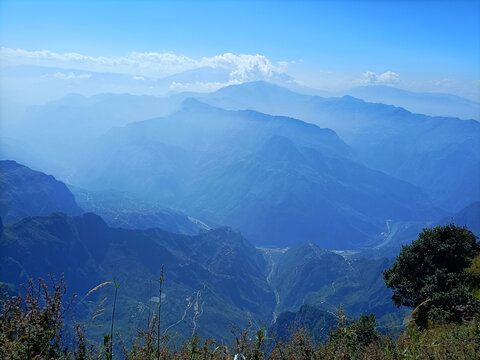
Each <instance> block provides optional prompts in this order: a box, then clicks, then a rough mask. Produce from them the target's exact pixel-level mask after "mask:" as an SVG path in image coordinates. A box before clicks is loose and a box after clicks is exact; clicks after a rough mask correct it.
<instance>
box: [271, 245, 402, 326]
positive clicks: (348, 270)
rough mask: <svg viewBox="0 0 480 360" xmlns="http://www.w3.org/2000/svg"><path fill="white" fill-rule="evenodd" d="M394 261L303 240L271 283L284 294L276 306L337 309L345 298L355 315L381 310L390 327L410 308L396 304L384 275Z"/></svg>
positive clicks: (285, 255) (380, 315)
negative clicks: (334, 250)
mask: <svg viewBox="0 0 480 360" xmlns="http://www.w3.org/2000/svg"><path fill="white" fill-rule="evenodd" d="M392 263H393V259H387V258H378V259H370V258H368V256H367V257H364V256H362V254H361V253H358V254H345V253H334V252H330V251H325V250H322V249H320V248H319V247H317V246H315V245H314V244H311V243H301V244H298V245H297V246H295V247H293V248H291V249H289V250H287V251H286V252H284V253H283V254H282V255H281V256H279V257H278V259H277V260H276V262H275V263H274V265H273V266H274V267H273V269H274V270H273V272H272V276H271V279H270V283H271V286H272V289H274V290H275V291H276V292H277V293H278V294H279V299H280V303H279V304H278V306H277V308H276V311H277V312H282V311H292V310H297V309H299V308H300V307H301V305H303V304H311V305H314V306H316V307H318V308H320V309H322V310H323V311H327V312H329V313H330V314H333V313H335V311H336V310H337V309H338V307H339V306H340V304H341V305H342V307H343V309H344V311H345V312H346V314H348V315H349V316H351V317H358V316H360V315H362V314H368V313H375V315H376V316H377V319H379V323H380V325H381V326H382V327H384V328H389V327H391V326H398V325H401V323H402V320H403V317H404V310H402V309H398V308H396V307H395V306H394V305H393V302H392V301H391V291H390V290H389V289H388V288H387V287H386V286H385V284H384V281H383V277H382V271H383V270H385V269H387V268H388V267H389V266H390V265H391V264H392ZM279 316H280V315H279Z"/></svg>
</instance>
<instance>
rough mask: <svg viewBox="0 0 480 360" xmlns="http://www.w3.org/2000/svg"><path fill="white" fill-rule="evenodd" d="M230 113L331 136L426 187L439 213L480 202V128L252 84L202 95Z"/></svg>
mask: <svg viewBox="0 0 480 360" xmlns="http://www.w3.org/2000/svg"><path fill="white" fill-rule="evenodd" d="M198 98H199V99H201V100H202V101H205V102H207V103H209V104H212V105H214V106H219V107H222V108H226V109H232V110H242V109H252V110H256V111H261V112H265V113H268V114H272V115H280V114H281V115H286V116H292V117H294V118H297V119H301V120H304V121H307V122H309V123H313V124H317V125H319V126H321V127H327V128H331V129H333V130H334V131H335V132H336V133H337V134H338V135H339V137H340V138H341V139H342V140H344V141H345V142H346V143H347V144H348V145H350V146H351V147H352V148H353V150H354V151H355V152H356V154H357V155H358V158H357V159H358V160H360V161H362V162H363V163H364V164H366V165H367V166H368V167H370V168H373V169H377V170H381V171H383V172H385V173H387V174H390V175H392V176H394V177H397V178H399V179H402V180H405V181H408V182H411V183H413V184H415V185H417V186H420V187H423V188H424V189H425V190H426V191H428V192H429V193H430V194H431V195H432V197H433V198H434V199H435V200H436V202H437V204H438V205H439V206H442V207H444V208H445V209H446V210H448V211H451V212H453V211H458V210H460V209H461V208H463V207H465V206H467V205H468V204H469V203H471V202H472V201H474V200H478V199H480V187H479V186H478V184H479V182H480V170H479V167H478V166H477V165H478V163H479V162H480V157H479V156H480V155H479V154H480V151H479V149H480V142H479V139H480V123H479V122H478V121H474V120H467V121H465V120H460V119H458V118H448V117H432V116H426V115H422V114H413V113H411V112H409V111H407V110H405V109H403V108H399V107H395V106H391V105H385V104H378V103H370V102H365V101H363V100H359V99H356V98H353V97H351V96H344V97H341V98H322V97H319V96H309V95H302V94H298V93H295V92H292V91H290V90H288V89H285V88H281V87H279V86H276V85H273V84H269V83H265V82H252V83H245V84H241V85H232V86H228V87H225V88H223V89H220V90H218V91H216V92H214V93H210V94H203V95H199V96H198Z"/></svg>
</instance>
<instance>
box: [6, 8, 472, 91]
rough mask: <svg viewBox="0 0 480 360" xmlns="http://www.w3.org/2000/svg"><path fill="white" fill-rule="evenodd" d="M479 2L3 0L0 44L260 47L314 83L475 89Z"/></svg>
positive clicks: (195, 51) (126, 48) (113, 50)
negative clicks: (389, 82) (379, 79)
mask: <svg viewBox="0 0 480 360" xmlns="http://www.w3.org/2000/svg"><path fill="white" fill-rule="evenodd" d="M479 3H480V2H479V1H467V2H459V1H435V2H434V1H424V2H421V1H407V0H404V1H390V2H389V1H385V2H381V1H370V2H367V1H356V2H349V1H336V2H333V1H331V2H329V1H300V2H299V1H295V2H294V1H255V2H250V1H192V2H186V1H125V0H123V1H122V0H120V1H98V0H97V1H68V0H66V1H29V2H27V1H22V0H15V1H13V0H12V1H7V0H4V1H2V2H1V4H2V6H1V17H2V19H1V20H2V21H1V22H2V24H1V44H2V47H4V48H9V49H23V50H28V51H35V50H42V49H46V50H49V51H51V52H54V53H58V54H63V53H70V52H75V53H79V54H83V55H86V56H93V57H99V56H104V57H112V58H115V57H122V56H128V55H129V54H131V53H132V52H139V53H144V52H158V53H165V52H169V53H174V54H176V55H182V56H187V57H189V58H192V59H200V58H202V57H213V56H215V55H220V54H224V53H233V54H261V55H264V56H265V57H266V58H268V59H269V60H270V61H271V62H272V63H273V64H277V63H278V62H287V63H288V66H287V72H288V73H289V74H290V75H292V76H293V77H294V78H298V79H299V80H302V81H304V82H306V83H307V84H308V85H310V86H315V85H317V86H316V87H319V88H322V87H326V85H328V84H329V82H330V83H331V84H333V83H335V81H337V83H338V86H340V87H341V86H347V85H349V84H350V85H355V82H354V79H355V78H356V77H358V78H360V77H361V75H362V74H364V73H365V72H367V71H371V72H375V73H378V74H381V73H384V72H387V71H390V72H394V73H395V74H398V75H399V77H400V79H401V81H402V84H401V85H403V87H410V88H412V89H414V90H415V89H417V90H428V87H429V86H430V87H434V86H435V84H437V83H438V82H441V81H443V82H444V83H448V82H450V85H442V86H444V87H445V86H447V89H448V86H450V87H451V89H452V91H451V92H454V93H455V92H456V93H459V92H462V91H464V92H472V91H473V92H475V86H476V87H477V88H478V79H479V77H480V69H479V66H480V65H479V64H480V54H479V52H480V50H479V49H480V40H479V37H480V35H479V34H480V25H479V22H480V20H479V13H480V5H479ZM474 81H477V83H474ZM472 84H474V85H472ZM332 86H333V85H332ZM442 90H444V89H443V88H442ZM470 97H471V96H470Z"/></svg>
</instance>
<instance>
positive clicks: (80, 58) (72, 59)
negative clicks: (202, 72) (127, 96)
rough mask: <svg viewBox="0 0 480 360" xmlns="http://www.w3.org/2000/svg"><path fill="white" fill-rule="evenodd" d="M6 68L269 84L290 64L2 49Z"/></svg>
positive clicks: (228, 57)
mask: <svg viewBox="0 0 480 360" xmlns="http://www.w3.org/2000/svg"><path fill="white" fill-rule="evenodd" d="M0 55H1V57H2V62H3V66H12V65H39V66H50V67H57V68H63V69H79V70H84V71H94V72H112V73H119V74H129V75H132V76H136V77H143V76H146V77H153V78H162V77H166V76H171V75H174V74H178V73H181V72H184V71H187V70H195V69H199V68H204V67H209V68H212V69H221V70H225V71H228V72H229V75H230V81H232V82H245V81H252V80H260V79H261V80H269V79H271V78H273V77H274V76H276V75H277V74H283V73H285V71H286V68H287V63H285V62H279V63H277V64H274V63H272V62H271V61H270V60H269V59H268V58H267V57H266V56H264V55H259V54H256V55H252V54H241V55H236V54H232V53H225V54H222V55H216V56H213V57H202V58H200V59H192V58H189V57H187V56H183V55H177V54H174V53H158V52H143V53H140V52H132V53H131V54H129V55H127V56H122V57H107V56H88V55H83V54H79V53H63V54H59V53H55V52H52V51H50V50H38V51H28V50H23V49H11V48H1V50H0Z"/></svg>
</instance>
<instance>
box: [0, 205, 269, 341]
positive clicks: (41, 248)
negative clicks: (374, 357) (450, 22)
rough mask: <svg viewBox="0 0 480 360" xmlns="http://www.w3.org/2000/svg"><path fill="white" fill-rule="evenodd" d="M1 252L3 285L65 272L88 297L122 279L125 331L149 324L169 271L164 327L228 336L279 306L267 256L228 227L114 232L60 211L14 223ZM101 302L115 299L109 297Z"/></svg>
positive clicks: (89, 217) (83, 308)
mask: <svg viewBox="0 0 480 360" xmlns="http://www.w3.org/2000/svg"><path fill="white" fill-rule="evenodd" d="M0 249H1V262H0V264H1V265H0V274H1V279H0V280H1V281H2V282H6V283H10V284H20V283H21V282H25V281H26V280H28V278H30V277H33V278H36V277H39V276H42V277H45V276H46V274H48V273H51V274H54V275H57V276H59V274H60V273H64V274H65V280H66V282H67V284H68V285H69V289H72V290H73V291H75V292H77V293H79V294H80V295H81V297H83V296H84V295H85V294H86V292H87V291H88V290H90V289H91V288H93V287H94V286H96V285H97V284H99V283H100V282H103V281H108V280H112V279H115V280H116V281H117V282H118V283H119V284H120V292H119V299H118V301H119V303H118V304H117V306H118V309H119V313H118V321H119V327H120V328H122V329H123V330H124V331H132V332H133V331H135V329H136V327H137V326H143V325H144V324H145V323H146V321H147V311H146V310H147V309H148V308H149V307H150V306H152V304H150V302H151V301H152V300H151V299H152V296H153V295H154V294H155V293H156V291H157V290H155V289H157V286H156V285H155V284H157V283H158V282H157V281H158V277H159V275H160V269H161V267H162V265H164V267H165V282H164V289H163V290H164V294H165V295H166V297H165V300H164V304H163V305H162V306H163V307H162V309H164V311H165V312H164V314H166V315H165V318H164V319H163V321H164V322H163V324H164V327H165V326H170V325H172V327H171V330H172V332H173V333H174V332H176V331H180V332H181V333H183V334H184V335H187V334H189V333H191V331H192V327H194V326H196V328H197V330H198V332H199V333H200V334H202V336H214V337H216V338H223V337H224V336H225V334H228V332H229V327H230V324H231V322H233V323H236V324H238V325H239V326H245V325H246V323H247V321H248V318H249V316H251V317H252V318H254V319H257V318H262V319H268V317H269V316H270V314H271V313H270V309H271V307H272V306H273V302H274V296H273V293H272V292H271V291H270V289H269V288H268V286H267V283H266V281H265V278H264V271H265V268H266V263H265V260H264V258H263V256H262V255H261V253H260V252H259V251H257V250H256V249H255V248H254V247H253V246H252V245H251V244H249V243H248V242H246V241H245V240H244V239H243V238H242V237H241V235H239V234H238V233H237V232H234V231H232V230H230V229H228V228H220V229H217V230H212V231H209V232H205V233H203V234H201V235H198V236H194V237H191V236H182V235H176V234H172V233H168V232H165V231H163V230H160V229H149V230H144V231H140V230H125V229H115V228H110V227H108V226H107V225H106V224H105V222H103V220H102V219H101V218H99V217H98V216H96V215H94V214H88V213H87V214H84V215H82V216H78V217H68V216H66V215H64V214H62V213H54V214H52V215H50V216H48V217H33V218H26V219H23V220H22V221H20V222H18V223H15V224H11V225H7V226H6V227H5V229H4V230H3V232H2V235H1V239H0ZM152 284H153V285H152ZM152 287H153V291H154V292H153V293H152ZM102 294H103V295H102ZM98 296H108V291H107V290H106V289H104V290H103V291H102V292H100V294H99V295H98ZM81 297H80V298H81ZM101 298H102V297H100V298H99V299H101ZM149 299H150V300H149ZM185 299H186V300H185ZM109 301H111V298H110V297H109ZM157 302H158V298H157ZM110 304H111V303H110V302H109V303H106V304H105V306H110ZM77 306H79V311H80V314H83V316H85V317H86V318H87V319H88V318H89V317H90V316H91V315H92V313H89V311H88V309H89V305H88V303H85V302H82V303H80V304H79V305H77ZM153 306H154V305H153ZM91 310H92V309H91V308H90V311H91ZM100 321H102V319H100Z"/></svg>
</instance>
